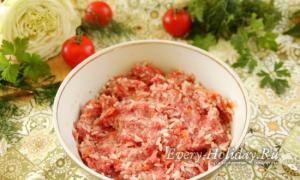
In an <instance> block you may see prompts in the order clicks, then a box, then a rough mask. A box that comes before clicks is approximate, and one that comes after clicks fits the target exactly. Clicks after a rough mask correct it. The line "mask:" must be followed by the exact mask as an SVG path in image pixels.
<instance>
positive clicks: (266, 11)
mask: <svg viewBox="0 0 300 180" xmlns="http://www.w3.org/2000/svg"><path fill="white" fill-rule="evenodd" d="M175 10H176V9H175ZM173 11H174V9H170V10H168V11H167V13H166V14H165V16H164V17H163V20H162V23H163V26H164V28H165V30H166V31H167V32H168V33H169V34H171V35H172V36H174V37H181V38H186V39H187V40H188V41H189V42H190V43H191V44H193V45H194V46H197V47H199V48H203V49H206V50H208V49H209V47H211V46H213V45H215V44H216V43H217V42H218V40H219V39H225V40H229V41H230V42H231V45H232V46H233V47H234V48H235V49H236V51H237V52H238V53H239V58H238V59H237V61H236V62H235V63H233V64H232V67H234V68H244V69H247V71H248V72H249V73H253V72H254V71H255V70H256V67H257V64H258V60H259V59H258V58H256V57H255V56H254V53H253V52H252V51H251V50H250V46H251V47H256V48H251V49H256V50H258V51H262V50H270V51H277V49H278V44H277V42H276V38H277V36H278V35H277V34H276V33H274V32H273V31H272V30H273V29H274V27H275V25H276V24H277V23H278V21H279V20H280V19H281V13H280V12H279V11H278V10H277V9H276V8H275V7H274V5H273V1H270V2H269V3H267V2H265V1H263V0H243V1H238V0H202V1H199V0H190V1H189V3H188V4H187V5H186V8H184V9H181V10H176V12H181V13H184V14H185V16H186V17H191V19H192V26H188V25H187V24H189V23H188V22H189V20H188V18H186V20H185V24H183V23H182V22H180V20H179V19H180V18H177V16H178V15H177V14H175V15H172V14H170V12H173ZM172 16H173V18H174V19H177V21H172V22H173V23H172V27H173V31H170V30H169V28H168V27H166V26H165V23H166V17H169V19H172ZM168 22H170V21H169V20H168ZM183 28H184V33H178V34H175V33H173V32H176V31H182V32H183V30H182V29H183ZM294 28H296V29H297V25H296V26H295V27H294ZM295 31H296V30H294V29H291V30H289V31H288V32H286V33H287V34H295ZM297 32H298V31H297ZM274 66H275V68H274V69H273V70H272V71H263V70H260V72H259V73H258V74H257V76H258V77H259V78H261V83H260V85H261V87H262V88H266V87H268V88H271V89H272V90H274V92H275V93H276V94H278V95H280V94H283V93H284V92H285V91H286V90H287V88H288V87H289V83H288V81H287V79H285V78H287V77H290V73H289V72H288V70H287V69H285V68H284V66H283V63H282V62H277V63H276V64H275V65H274ZM278 71H279V72H278ZM282 72H284V73H282Z"/></svg>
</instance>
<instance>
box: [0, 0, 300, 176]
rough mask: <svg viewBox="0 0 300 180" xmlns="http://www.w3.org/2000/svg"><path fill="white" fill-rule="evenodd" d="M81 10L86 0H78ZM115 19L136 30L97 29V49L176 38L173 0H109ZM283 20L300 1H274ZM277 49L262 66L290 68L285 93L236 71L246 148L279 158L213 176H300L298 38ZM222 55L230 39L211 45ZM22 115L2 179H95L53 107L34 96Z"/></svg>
mask: <svg viewBox="0 0 300 180" xmlns="http://www.w3.org/2000/svg"><path fill="white" fill-rule="evenodd" d="M74 1H75V3H76V8H77V10H78V11H82V10H83V9H84V8H85V7H86V6H87V4H88V0H77V1H76V0H74ZM108 2H109V4H111V6H112V8H113V10H114V15H115V19H117V20H118V21H121V22H124V23H125V24H127V25H128V26H130V27H132V28H133V29H134V32H133V34H131V35H129V34H124V35H121V36H118V35H109V36H108V35H106V36H103V35H102V34H100V33H94V34H93V35H92V38H93V40H94V41H95V42H96V44H97V48H98V49H102V48H104V47H107V46H109V45H112V44H116V43H119V42H123V41H129V40H136V39H172V38H171V37H170V36H168V35H167V34H166V33H165V32H164V30H163V29H162V27H161V17H162V15H163V13H164V12H165V10H166V8H168V7H170V6H172V3H179V4H180V3H184V1H172V0H155V1H154V0H151V1H150V0H122V1H120V0H110V1H108ZM275 2H276V6H277V7H278V8H279V9H280V11H282V13H283V19H282V21H280V23H279V25H278V26H277V28H276V31H278V32H283V31H284V30H286V29H287V25H288V17H289V15H290V14H291V13H292V12H293V11H294V10H295V9H297V8H298V9H299V8H300V0H297V1H296V0H276V1H275ZM278 42H279V44H280V48H279V51H278V52H277V53H274V52H271V53H270V52H259V53H257V54H256V56H257V57H258V58H259V59H261V61H260V62H259V66H261V67H262V68H265V69H268V68H271V67H272V66H273V64H274V61H276V60H277V59H278V58H281V59H282V60H284V61H285V65H286V67H287V68H288V69H289V70H290V71H291V72H292V77H291V78H290V79H289V82H290V84H291V88H290V89H289V90H288V92H287V93H286V94H285V95H283V96H282V97H278V96H277V95H275V94H274V93H273V91H271V90H269V89H260V88H259V85H258V82H259V81H258V79H257V77H256V76H255V75H253V74H252V75H251V74H248V73H246V72H244V71H240V70H237V72H238V74H239V75H240V77H241V78H242V80H243V81H244V84H245V86H246V89H247V90H248V92H249V96H250V103H251V123H250V129H249V132H248V134H247V136H246V139H245V144H244V146H245V148H246V149H247V150H249V151H253V152H258V153H259V152H261V150H262V148H264V147H270V148H273V149H278V150H279V152H280V153H279V159H278V161H276V162H275V163H273V164H271V165H270V166H266V165H264V166H263V165H258V164H252V163H250V162H246V161H245V162H244V163H241V162H239V163H229V164H227V165H225V166H224V167H223V168H222V169H220V170H219V171H218V173H217V174H216V175H215V176H214V177H213V179H239V180H242V179H300V125H299V123H300V42H299V40H298V42H297V40H296V39H293V38H291V37H289V36H284V35H281V36H279V38H278ZM210 51H211V52H212V53H214V54H215V55H216V56H219V58H220V59H223V60H224V61H226V62H228V63H232V62H233V61H235V59H236V58H237V53H236V52H235V50H234V49H233V48H232V47H231V46H230V43H228V42H226V41H222V40H221V41H220V42H219V44H218V45H217V46H215V47H213V48H211V49H210ZM20 106H21V108H22V114H20V116H18V117H16V118H15V119H14V121H16V122H17V123H18V124H19V126H20V127H21V130H20V131H19V132H18V133H17V134H16V136H15V139H14V140H13V142H12V143H7V142H6V141H5V140H4V139H3V140H1V141H0V179H1V180H2V179H12V180H15V179H55V180H58V179H93V177H91V176H90V175H89V174H88V173H86V172H85V171H84V170H82V169H81V168H79V167H78V166H77V165H76V164H75V163H74V162H73V161H72V160H71V159H70V158H69V157H68V156H67V154H66V153H65V152H64V150H63V148H62V147H61V146H60V144H59V142H58V140H57V138H56V135H55V133H54V129H53V124H52V115H51V113H52V111H51V108H50V107H49V106H48V105H37V104H36V103H35V102H34V100H30V101H29V102H26V101H24V102H21V103H20Z"/></svg>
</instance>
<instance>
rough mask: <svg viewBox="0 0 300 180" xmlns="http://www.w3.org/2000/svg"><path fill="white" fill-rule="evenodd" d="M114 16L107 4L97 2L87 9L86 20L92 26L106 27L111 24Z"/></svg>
mask: <svg viewBox="0 0 300 180" xmlns="http://www.w3.org/2000/svg"><path fill="white" fill-rule="evenodd" d="M112 15H113V13H112V10H111V8H110V6H109V5H108V4H107V3H105V2H102V1H95V2H92V3H91V4H89V6H88V7H87V9H86V12H85V16H84V20H85V21H86V22H87V23H90V24H96V25H100V26H106V25H108V24H109V23H110V22H111V20H112Z"/></svg>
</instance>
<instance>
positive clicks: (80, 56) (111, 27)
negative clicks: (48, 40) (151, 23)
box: [61, 1, 131, 68]
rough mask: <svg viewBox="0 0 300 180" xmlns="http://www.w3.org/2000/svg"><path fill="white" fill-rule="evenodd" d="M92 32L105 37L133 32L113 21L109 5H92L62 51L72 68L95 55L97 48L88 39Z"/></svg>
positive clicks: (98, 2) (96, 2)
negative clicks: (97, 32)
mask: <svg viewBox="0 0 300 180" xmlns="http://www.w3.org/2000/svg"><path fill="white" fill-rule="evenodd" d="M91 31H99V32H101V33H103V34H105V35H111V34H121V33H125V32H126V33H129V32H131V31H130V30H129V29H128V28H127V27H125V26H124V25H123V24H121V23H119V22H116V21H114V20H113V12H112V9H111V7H110V6H109V5H108V4H107V3H105V2H102V1H95V2H92V3H90V4H89V6H88V7H87V9H86V10H85V14H84V16H83V19H82V24H81V25H80V26H79V27H78V28H77V33H76V35H75V36H73V37H71V38H69V39H67V40H66V41H65V42H64V44H63V47H62V50H61V54H62V56H63V58H64V60H65V62H66V63H67V64H69V65H70V66H71V67H72V68H74V67H75V66H77V65H78V64H79V63H81V62H82V61H84V60H85V59H86V58H88V57H89V56H91V55H92V54H94V53H95V46H94V44H93V42H92V40H90V39H89V38H88V34H89V33H90V32H91Z"/></svg>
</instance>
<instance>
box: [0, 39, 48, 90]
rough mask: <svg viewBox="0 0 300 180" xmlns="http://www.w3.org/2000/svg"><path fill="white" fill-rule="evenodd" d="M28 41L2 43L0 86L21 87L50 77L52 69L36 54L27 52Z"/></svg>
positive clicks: (0, 49)
mask: <svg viewBox="0 0 300 180" xmlns="http://www.w3.org/2000/svg"><path fill="white" fill-rule="evenodd" d="M27 48H28V39H26V38H23V39H21V38H16V39H15V40H14V41H13V42H10V41H6V40H4V41H2V45H1V47H0V74H1V76H0V84H1V85H2V86H3V85H4V86H5V85H8V86H14V87H19V86H22V85H28V84H29V82H30V81H33V82H35V81H37V80H38V79H39V78H41V77H44V76H47V75H50V67H49V66H48V64H47V63H45V62H43V61H42V58H41V56H39V55H38V54H36V53H29V52H27V51H26V50H27Z"/></svg>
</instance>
